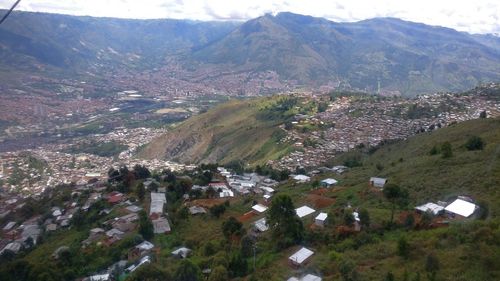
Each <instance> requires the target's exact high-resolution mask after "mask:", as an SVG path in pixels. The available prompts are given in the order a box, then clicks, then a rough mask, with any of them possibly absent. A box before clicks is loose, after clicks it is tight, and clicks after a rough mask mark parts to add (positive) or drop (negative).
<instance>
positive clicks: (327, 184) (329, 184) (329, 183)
mask: <svg viewBox="0 0 500 281" xmlns="http://www.w3.org/2000/svg"><path fill="white" fill-rule="evenodd" d="M337 183H338V181H337V180H335V179H332V178H328V179H324V180H322V181H321V182H320V185H321V186H322V187H326V188H329V187H332V186H334V185H337Z"/></svg>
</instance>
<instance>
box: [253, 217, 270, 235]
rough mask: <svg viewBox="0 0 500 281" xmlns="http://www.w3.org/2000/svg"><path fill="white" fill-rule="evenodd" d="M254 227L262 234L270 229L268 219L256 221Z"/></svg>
mask: <svg viewBox="0 0 500 281" xmlns="http://www.w3.org/2000/svg"><path fill="white" fill-rule="evenodd" d="M253 225H254V226H255V229H257V230H258V231H260V232H265V231H267V230H268V229H269V226H268V225H267V222H266V218H261V219H259V220H256V221H255V222H254V223H253Z"/></svg>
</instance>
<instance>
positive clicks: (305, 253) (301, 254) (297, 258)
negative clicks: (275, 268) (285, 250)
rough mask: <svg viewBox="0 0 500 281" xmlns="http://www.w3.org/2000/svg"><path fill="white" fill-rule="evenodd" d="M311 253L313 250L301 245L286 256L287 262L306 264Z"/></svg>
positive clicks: (298, 264)
mask: <svg viewBox="0 0 500 281" xmlns="http://www.w3.org/2000/svg"><path fill="white" fill-rule="evenodd" d="M312 255H314V252H313V251H311V250H309V249H307V248H305V247H302V248H301V249H300V250H298V251H297V252H295V253H294V254H293V255H291V256H290V257H289V258H288V262H289V263H290V264H291V265H292V266H295V267H299V266H302V265H304V264H306V263H307V261H308V260H309V259H310V258H311V256H312Z"/></svg>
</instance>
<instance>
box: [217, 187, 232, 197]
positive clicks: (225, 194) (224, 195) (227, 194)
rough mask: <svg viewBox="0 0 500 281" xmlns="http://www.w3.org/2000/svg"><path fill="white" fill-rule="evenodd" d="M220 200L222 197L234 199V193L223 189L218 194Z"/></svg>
mask: <svg viewBox="0 0 500 281" xmlns="http://www.w3.org/2000/svg"><path fill="white" fill-rule="evenodd" d="M219 197H220V198H224V197H234V192H233V191H232V190H229V189H224V190H223V191H222V192H220V193H219Z"/></svg>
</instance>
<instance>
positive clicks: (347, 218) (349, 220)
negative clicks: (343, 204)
mask: <svg viewBox="0 0 500 281" xmlns="http://www.w3.org/2000/svg"><path fill="white" fill-rule="evenodd" d="M353 223H354V215H353V214H352V213H351V212H350V211H348V212H345V213H344V224H345V225H347V226H351V225H352V224H353Z"/></svg>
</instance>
